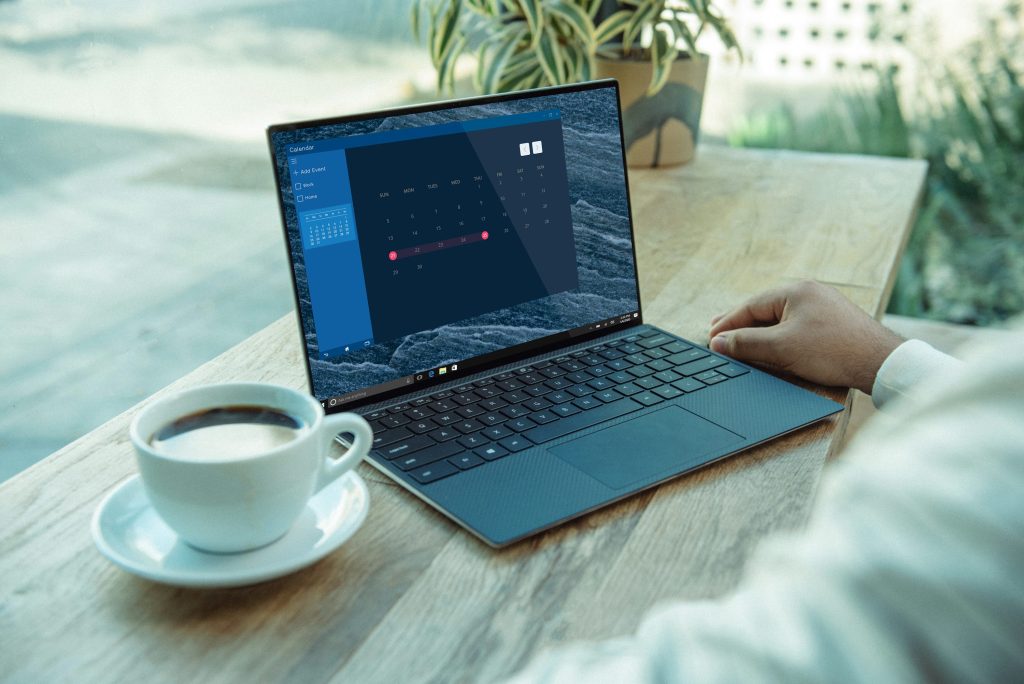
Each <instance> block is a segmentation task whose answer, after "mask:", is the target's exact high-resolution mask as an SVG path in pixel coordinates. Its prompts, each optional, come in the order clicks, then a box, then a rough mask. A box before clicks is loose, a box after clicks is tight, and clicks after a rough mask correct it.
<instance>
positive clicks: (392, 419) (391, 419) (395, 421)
mask: <svg viewBox="0 0 1024 684" xmlns="http://www.w3.org/2000/svg"><path fill="white" fill-rule="evenodd" d="M379 422H380V424H381V425H383V426H384V427H389V428H396V427H398V426H399V425H405V424H406V423H408V422H409V419H408V418H406V417H405V416H403V415H402V414H398V415H394V416H384V417H383V418H381V419H380V421H379Z"/></svg>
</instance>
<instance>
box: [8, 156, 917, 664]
mask: <svg viewBox="0 0 1024 684" xmlns="http://www.w3.org/2000/svg"><path fill="white" fill-rule="evenodd" d="M924 170H925V167H924V164H922V163H919V162H914V161H906V160H891V159H881V158H866V157H851V156H834V155H809V154H801V153H787V152H777V151H749V150H732V149H728V148H719V147H702V148H701V149H700V151H699V154H698V157H697V160H696V161H695V162H694V163H693V164H691V165H689V166H686V167H682V168H677V169H672V170H659V171H639V172H638V171H633V172H632V173H631V174H630V185H631V190H632V199H633V212H634V217H635V220H636V236H637V257H638V260H639V267H640V274H641V277H640V281H641V293H642V298H643V304H644V312H645V318H646V319H647V320H648V321H649V322H651V323H654V324H656V325H659V326H661V327H664V328H666V329H667V330H670V331H672V332H676V333H679V334H681V335H683V336H684V337H687V338H690V339H692V340H694V341H698V342H704V341H706V335H707V330H708V327H709V319H710V317H711V316H712V315H713V314H715V313H718V312H721V311H724V310H726V309H727V308H729V307H730V306H732V305H734V304H736V303H738V302H739V301H741V300H742V299H744V298H745V297H747V296H749V295H750V294H752V293H754V292H756V291H758V290H761V289H763V288H765V287H768V286H772V285H775V284H779V283H782V282H786V281H790V280H794V279H801V278H816V279H819V280H822V281H825V282H829V283H832V284H834V285H836V286H837V287H838V288H839V289H840V290H842V291H843V292H844V293H845V294H847V295H848V296H850V297H851V298H852V299H853V300H854V301H856V302H857V303H858V304H859V305H860V306H862V307H863V308H864V309H865V310H867V311H869V312H870V313H872V314H874V315H876V316H878V315H881V313H882V311H883V310H884V308H885V304H886V302H887V300H888V297H889V293H890V290H891V287H892V283H893V278H894V274H895V267H896V264H897V263H898V260H899V257H900V255H901V252H902V250H903V246H904V244H905V242H906V238H907V235H908V233H909V228H910V225H911V224H912V221H913V216H914V212H915V208H916V206H917V202H918V199H919V194H920V192H921V188H922V182H923V176H924ZM229 380H255V381H267V382H274V383H280V384H284V385H289V386H291V387H296V388H304V387H305V383H306V379H305V372H304V369H303V362H302V358H301V351H300V347H299V335H298V329H297V326H296V323H295V320H294V318H293V316H292V315H289V316H286V317H285V318H282V319H281V320H279V321H277V322H276V323H274V324H272V325H270V326H269V327H267V328H266V329H264V330H263V331H261V332H259V333H257V334H256V335H254V336H253V337H251V338H249V339H247V340H245V341H244V342H242V343H241V344H239V345H238V346H236V347H235V348H233V349H231V350H230V351H228V352H226V353H225V354H223V355H221V356H220V357H218V358H216V359H214V360H212V361H210V362H209V363H207V364H205V365H203V366H201V367H200V368H198V369H196V370H195V371H194V372H193V373H190V374H189V375H187V376H186V377H184V378H182V379H180V380H179V381H177V382H175V383H174V384H172V385H171V386H169V387H167V388H165V389H164V390H162V391H160V392H158V393H157V394H156V395H154V396H160V395H164V394H167V393H168V392H173V391H175V390H178V389H181V388H185V387H191V386H194V385H197V384H202V383H211V382H223V381H229ZM817 391H819V392H822V393H824V394H826V395H828V396H830V397H832V398H834V399H837V400H839V401H843V400H844V399H845V398H846V395H847V393H846V392H845V391H841V390H836V389H830V390H825V389H821V388H817ZM145 403H146V402H143V404H140V405H139V406H136V407H134V408H132V409H131V410H129V411H127V412H125V413H124V414H122V415H119V416H117V417H116V418H114V419H112V420H110V421H109V422H107V423H106V424H104V425H102V426H101V427H99V428H97V429H96V430H94V431H93V432H92V433H90V434H88V435H86V436H84V437H82V438H81V439H79V440H77V441H75V442H74V443H72V444H70V445H68V446H67V447H65V448H63V449H61V450H60V451H58V452H57V453H55V454H53V455H52V456H50V457H49V458H47V459H45V460H43V461H42V462H40V463H39V464H37V465H36V466H33V467H32V468H30V469H28V470H27V471H25V472H24V473H22V474H21V475H19V476H17V477H15V478H13V479H11V480H9V481H8V482H6V483H4V484H3V485H2V486H0V680H3V681H12V682H54V681H75V682H93V681H95V682H111V681H131V680H145V681H148V682H157V681H168V682H171V681H173V682H179V681H205V682H220V681H261V682H264V681H296V682H319V681H327V680H332V681H339V682H340V681H344V682H377V681H380V682H427V681H429V682H462V681H488V680H493V679H495V678H500V677H502V676H505V675H508V674H510V673H512V672H514V671H515V670H517V669H518V668H520V667H522V666H523V665H525V664H526V662H527V661H528V660H529V659H530V658H531V657H532V656H533V655H535V654H536V653H537V652H538V651H539V650H541V649H543V648H545V647H548V646H552V645H555V644H558V643H560V642H565V641H567V640H572V639H597V638H603V637H609V636H612V635H616V634H621V633H625V632H628V631H629V630H632V629H634V628H635V627H636V625H637V623H638V622H639V620H640V619H641V617H642V616H643V614H644V613H645V612H646V611H647V610H648V609H649V608H651V607H652V606H653V605H655V604H657V603H659V602H665V601H671V600H678V599H687V598H707V597H714V596H719V595H722V594H723V593H725V592H727V591H728V590H729V589H730V588H732V587H733V586H735V584H736V583H737V582H738V581H739V579H740V577H741V574H742V572H743V567H744V563H745V561H746V560H747V558H748V557H749V556H750V554H751V552H752V551H753V549H754V548H755V546H756V544H757V542H758V541H759V540H761V539H763V538H764V537H765V536H766V535H769V534H771V533H774V532H778V531H780V530H791V529H794V528H799V527H800V526H801V525H802V524H804V522H805V521H806V518H807V516H808V513H809V510H810V507H811V504H812V502H813V498H814V494H815V491H816V487H817V484H818V481H819V478H820V476H821V474H822V469H823V467H824V465H825V462H826V459H827V457H828V456H829V454H830V451H831V450H832V449H834V448H835V446H836V445H837V444H838V443H839V439H840V437H841V434H842V429H843V427H844V425H845V415H846V414H845V413H844V414H841V415H840V416H838V417H836V418H833V419H831V420H829V421H826V422H823V423H819V424H818V425H816V426H813V427H811V428H808V429H805V430H802V431H799V432H797V433H794V434H791V435H788V436H786V437H783V438H780V439H778V440H775V441H773V442H771V443H769V444H767V445H763V446H761V447H758V448H755V449H752V450H750V451H747V452H744V453H743V454H740V455H738V456H736V457H734V458H732V459H728V460H726V461H724V462H722V463H719V464H716V465H714V466H711V467H709V468H706V469H704V470H702V471H700V472H698V473H696V474H693V475H690V476H686V477H682V478H679V479H676V480H674V481H672V482H669V483H667V484H664V485H662V486H660V487H658V488H656V489H654V490H652V491H648V492H644V493H642V494H639V495H637V496H634V497H632V498H630V499H627V500H625V501H623V502H620V503H618V504H615V505H613V506H611V507H609V508H606V509H603V510H601V511H598V512H596V513H593V514H591V515H589V516H586V517H584V518H583V519H580V520H577V521H575V522H572V523H569V524H566V525H563V526H562V527H559V528H557V529H555V530H552V531H550V532H547V533H545V534H542V535H540V536H537V537H535V538H533V539H530V540H527V541H525V542H522V543H519V544H517V545H515V546H513V547H511V548H508V549H505V550H503V551H494V550H492V549H490V548H488V547H486V546H484V545H483V544H481V543H480V542H478V541H476V540H475V539H474V538H472V537H470V535H469V534H467V533H464V532H462V531H460V530H458V529H457V528H456V527H455V526H454V525H452V524H451V523H449V522H448V521H447V520H445V519H444V518H442V517H441V516H440V515H439V514H437V513H435V512H434V511H433V510H431V509H430V508H428V507H427V506H426V505H424V504H422V503H421V502H419V501H418V500H416V499H414V498H413V497H412V496H411V495H409V494H408V493H406V492H404V491H403V490H400V489H399V488H398V487H397V486H395V485H393V484H392V483H391V482H390V481H389V480H387V478H385V477H384V476H383V475H381V474H380V473H379V472H377V471H376V470H374V469H372V468H371V467H369V466H368V465H366V464H363V465H361V466H360V472H361V474H362V475H363V477H364V478H366V480H367V481H368V484H369V488H370V496H371V506H370V513H369V516H368V518H367V520H366V523H365V524H364V525H363V527H362V528H361V529H360V530H359V532H357V533H356V535H355V536H354V537H353V538H352V539H351V540H350V541H349V542H347V543H346V544H345V545H344V546H342V547H341V548H340V549H339V550H338V551H336V552H335V553H333V554H331V555H329V556H328V557H327V558H325V559H324V560H322V561H321V562H319V563H317V564H316V565H314V566H312V567H310V568H307V569H305V570H303V571H300V572H297V573H295V574H293V575H291V576H288V577H284V578H281V579H278V580H275V581H272V582H267V583H265V584H261V585H257V586H253V587H247V588H241V589H232V590H205V591H202V590H187V589H178V588H173V587H168V586H163V585H159V584H155V583H152V582H148V581H146V580H142V579H138V578H136V577H134V576H132V575H129V574H127V573H125V572H122V571H121V570H119V569H117V568H115V567H114V566H112V565H111V564H109V563H108V562H107V561H106V560H105V559H104V558H102V557H101V556H100V554H99V553H98V552H97V551H96V549H95V548H94V547H93V544H92V540H91V538H90V532H89V523H90V518H91V516H92V513H93V510H94V509H95V508H96V506H97V504H98V503H99V501H100V500H101V498H102V497H103V496H104V495H105V494H106V493H107V492H109V491H110V490H111V489H112V488H113V487H114V486H115V485H117V484H118V483H119V482H121V481H123V480H124V479H125V478H127V477H129V476H131V475H133V474H134V473H135V472H136V467H135V463H134V456H133V453H132V449H131V445H130V443H129V441H128V435H127V426H128V424H129V422H130V420H131V419H132V417H133V416H134V415H135V413H136V412H137V411H138V410H139V408H140V407H141V406H143V405H145ZM68 410H74V409H73V407H63V406H60V405H59V404H55V405H54V410H53V413H52V414H51V415H50V416H40V420H53V421H59V420H60V412H61V411H68ZM339 448H340V447H339Z"/></svg>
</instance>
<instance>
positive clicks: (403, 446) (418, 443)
mask: <svg viewBox="0 0 1024 684" xmlns="http://www.w3.org/2000/svg"><path fill="white" fill-rule="evenodd" d="M435 444H437V442H435V441H434V440H432V439H430V438H429V437H427V436H426V435H416V436H415V437H410V438H409V439H406V440H403V441H401V442H397V443H395V444H391V445H388V446H386V447H384V448H383V449H378V450H377V453H378V454H380V455H381V456H383V457H384V458H386V459H388V460H389V461H390V460H391V459H393V458H398V457H399V456H405V455H407V454H411V453H413V452H414V451H419V450H420V449H425V448H427V447H428V446H433V445H435Z"/></svg>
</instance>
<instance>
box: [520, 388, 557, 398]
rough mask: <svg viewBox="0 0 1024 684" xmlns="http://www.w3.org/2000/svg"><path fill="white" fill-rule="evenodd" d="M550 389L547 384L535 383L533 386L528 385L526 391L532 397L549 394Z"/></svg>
mask: <svg viewBox="0 0 1024 684" xmlns="http://www.w3.org/2000/svg"><path fill="white" fill-rule="evenodd" d="M550 391H551V388H550V387H548V386H547V385H534V386H533V387H528V388H527V389H526V393H527V394H529V395H530V396H531V397H540V396H543V395H545V394H547V393H548V392H550Z"/></svg>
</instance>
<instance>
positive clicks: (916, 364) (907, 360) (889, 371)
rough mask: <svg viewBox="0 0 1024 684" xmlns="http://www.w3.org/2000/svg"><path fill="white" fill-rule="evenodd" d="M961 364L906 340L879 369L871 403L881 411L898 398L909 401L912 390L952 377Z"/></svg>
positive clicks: (917, 341)
mask: <svg viewBox="0 0 1024 684" xmlns="http://www.w3.org/2000/svg"><path fill="white" fill-rule="evenodd" d="M959 365H960V361H958V360H956V359H954V358H953V357H952V356H949V355H947V354H943V353H942V352H940V351H938V350H937V349H935V348H934V347H932V346H931V345H930V344H928V343H926V342H922V341H921V340H907V341H906V342H904V343H903V344H901V345H900V346H898V347H896V349H895V350H893V352H892V353H891V354H889V357H888V358H887V359H886V360H885V362H884V363H883V364H882V367H881V368H879V369H878V375H876V376H875V383H874V386H873V387H872V388H871V401H872V402H874V404H875V408H882V407H883V406H884V405H885V404H888V403H889V402H890V401H892V400H893V399H895V398H896V397H906V396H908V395H910V394H911V392H912V391H913V388H915V387H918V386H920V385H921V384H922V383H923V382H924V381H926V380H928V379H929V378H933V377H938V376H940V375H944V374H946V373H950V372H952V371H953V370H955V369H956V367H957V366H959Z"/></svg>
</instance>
